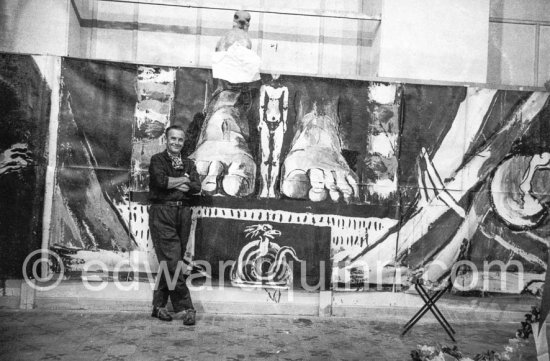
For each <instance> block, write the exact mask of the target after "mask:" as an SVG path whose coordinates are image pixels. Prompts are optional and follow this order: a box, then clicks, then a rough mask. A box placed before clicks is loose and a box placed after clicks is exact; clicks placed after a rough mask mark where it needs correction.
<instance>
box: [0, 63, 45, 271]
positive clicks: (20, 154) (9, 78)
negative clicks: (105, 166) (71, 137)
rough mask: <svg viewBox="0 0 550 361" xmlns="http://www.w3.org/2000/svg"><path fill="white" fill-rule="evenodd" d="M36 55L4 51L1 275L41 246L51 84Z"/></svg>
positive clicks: (0, 66)
mask: <svg viewBox="0 0 550 361" xmlns="http://www.w3.org/2000/svg"><path fill="white" fill-rule="evenodd" d="M44 76H45V75H44V74H42V73H41V70H40V67H39V66H38V64H37V63H36V61H35V59H34V58H33V57H31V56H26V55H12V54H0V129H1V130H0V277H1V278H10V277H20V276H21V270H22V268H21V266H22V265H23V262H24V259H25V257H26V256H27V254H29V253H30V252H31V251H34V250H36V249H38V248H40V243H41V238H42V210H43V202H44V182H45V173H46V163H47V158H46V157H44V152H45V145H46V139H47V134H48V133H47V132H48V122H49V117H50V106H51V104H50V103H51V100H50V97H51V88H50V86H49V85H48V83H47V81H46V80H45V79H44Z"/></svg>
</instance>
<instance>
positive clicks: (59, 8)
mask: <svg viewBox="0 0 550 361" xmlns="http://www.w3.org/2000/svg"><path fill="white" fill-rule="evenodd" d="M68 8H69V7H68V1H67V0H61V1H60V0H15V1H14V0H2V1H0V51H4V52H12V53H29V54H51V55H61V56H63V55H67V39H68V36H67V30H68V29H67V28H68V21H69V14H68Z"/></svg>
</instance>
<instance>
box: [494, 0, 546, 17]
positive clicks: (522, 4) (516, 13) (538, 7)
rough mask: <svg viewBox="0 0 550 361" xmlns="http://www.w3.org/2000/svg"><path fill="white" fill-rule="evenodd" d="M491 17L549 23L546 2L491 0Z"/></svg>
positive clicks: (536, 0)
mask: <svg viewBox="0 0 550 361" xmlns="http://www.w3.org/2000/svg"><path fill="white" fill-rule="evenodd" d="M490 15H491V17H496V18H508V19H517V20H531V21H550V2H549V1H547V0H529V1H525V0H491V13H490Z"/></svg>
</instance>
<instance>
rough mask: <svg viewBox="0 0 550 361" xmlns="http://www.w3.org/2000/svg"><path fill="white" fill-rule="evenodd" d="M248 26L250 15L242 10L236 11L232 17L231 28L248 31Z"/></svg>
mask: <svg viewBox="0 0 550 361" xmlns="http://www.w3.org/2000/svg"><path fill="white" fill-rule="evenodd" d="M249 26H250V13H249V12H248V11H244V10H238V11H236V12H235V15H233V28H237V29H242V30H244V31H248V27H249Z"/></svg>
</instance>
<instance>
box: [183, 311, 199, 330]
mask: <svg viewBox="0 0 550 361" xmlns="http://www.w3.org/2000/svg"><path fill="white" fill-rule="evenodd" d="M196 314H197V311H195V310H193V309H189V310H185V314H184V315H183V324H184V325H185V326H193V325H194V324H195V315H196Z"/></svg>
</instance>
